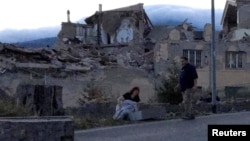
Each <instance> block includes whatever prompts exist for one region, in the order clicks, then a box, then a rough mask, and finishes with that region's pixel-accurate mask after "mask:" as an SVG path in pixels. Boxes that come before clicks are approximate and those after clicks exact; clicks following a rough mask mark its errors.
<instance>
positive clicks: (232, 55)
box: [226, 51, 243, 69]
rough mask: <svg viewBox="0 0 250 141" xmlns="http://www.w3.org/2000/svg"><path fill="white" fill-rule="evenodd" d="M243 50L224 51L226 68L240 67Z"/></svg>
mask: <svg viewBox="0 0 250 141" xmlns="http://www.w3.org/2000/svg"><path fill="white" fill-rule="evenodd" d="M242 56H243V52H233V51H227V52H226V68H230V69H237V68H242Z"/></svg>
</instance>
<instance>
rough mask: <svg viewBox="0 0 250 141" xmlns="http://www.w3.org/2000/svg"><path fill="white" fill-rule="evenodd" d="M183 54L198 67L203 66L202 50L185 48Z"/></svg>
mask: <svg viewBox="0 0 250 141" xmlns="http://www.w3.org/2000/svg"><path fill="white" fill-rule="evenodd" d="M183 56H185V57H187V58H188V61H189V62H190V64H193V65H194V66H196V67H197V68H201V50H191V49H190V50H189V49H186V50H183Z"/></svg>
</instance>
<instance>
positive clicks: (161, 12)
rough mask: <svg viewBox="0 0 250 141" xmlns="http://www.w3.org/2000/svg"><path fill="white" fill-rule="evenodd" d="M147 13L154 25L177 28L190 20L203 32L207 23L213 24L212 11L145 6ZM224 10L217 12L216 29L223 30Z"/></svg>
mask: <svg viewBox="0 0 250 141" xmlns="http://www.w3.org/2000/svg"><path fill="white" fill-rule="evenodd" d="M144 8H145V11H146V13H147V15H148V17H149V19H150V20H151V22H152V23H153V25H172V26H176V25H178V24H180V23H182V22H183V21H184V20H186V19H188V21H187V22H188V23H192V25H193V26H194V27H196V28H197V30H203V28H204V25H205V24H206V23H211V10H210V9H197V8H190V7H184V6H175V5H152V6H145V7H144ZM222 14H223V9H216V10H215V29H216V30H221V25H220V21H221V17H222Z"/></svg>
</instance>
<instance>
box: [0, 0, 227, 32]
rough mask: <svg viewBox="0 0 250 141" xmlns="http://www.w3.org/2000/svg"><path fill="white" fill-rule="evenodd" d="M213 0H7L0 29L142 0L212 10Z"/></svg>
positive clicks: (52, 22)
mask: <svg viewBox="0 0 250 141" xmlns="http://www.w3.org/2000/svg"><path fill="white" fill-rule="evenodd" d="M211 1H212V0H4V1H1V8H0V31H1V30H6V29H14V30H22V29H36V28H43V27H53V26H58V25H60V24H61V22H65V21H67V10H70V20H71V21H72V22H74V21H78V20H80V19H82V18H83V17H88V16H91V15H92V14H94V13H95V12H96V11H97V10H98V9H99V4H102V10H104V11H105V10H110V9H116V8H120V7H125V6H129V5H134V4H138V3H143V4H144V6H149V5H158V4H169V5H180V6H188V7H193V8H201V9H210V8H211ZM214 2H215V8H216V9H224V7H225V3H226V0H214Z"/></svg>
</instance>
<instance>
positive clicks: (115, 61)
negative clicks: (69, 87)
mask: <svg viewBox="0 0 250 141" xmlns="http://www.w3.org/2000/svg"><path fill="white" fill-rule="evenodd" d="M144 62H145V59H144V54H143V49H140V48H137V49H136V48H131V47H126V48H125V47H107V48H97V47H95V46H87V45H83V44H71V45H68V44H64V43H62V42H57V43H56V44H55V46H54V47H53V48H39V49H32V48H20V47H16V46H15V45H13V44H5V43H1V44H0V72H1V73H4V72H5V71H6V70H9V71H13V70H23V69H26V70H27V69H28V70H51V71H52V70H60V71H63V72H84V73H86V72H88V71H91V70H98V69H105V68H107V67H114V66H121V67H125V68H128V67H136V68H140V67H141V68H142V67H143V66H144Z"/></svg>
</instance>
